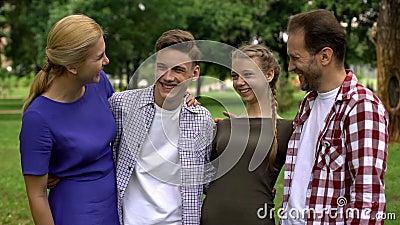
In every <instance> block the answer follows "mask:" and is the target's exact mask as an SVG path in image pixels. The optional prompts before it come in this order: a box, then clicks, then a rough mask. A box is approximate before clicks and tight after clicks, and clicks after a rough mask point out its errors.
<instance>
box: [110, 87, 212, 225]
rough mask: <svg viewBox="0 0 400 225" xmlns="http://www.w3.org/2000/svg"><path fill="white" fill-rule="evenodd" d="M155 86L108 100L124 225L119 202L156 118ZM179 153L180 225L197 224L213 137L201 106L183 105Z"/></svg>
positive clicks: (206, 115)
mask: <svg viewBox="0 0 400 225" xmlns="http://www.w3.org/2000/svg"><path fill="white" fill-rule="evenodd" d="M153 93H154V85H153V86H150V87H148V88H145V89H138V90H129V91H123V92H116V93H114V94H113V96H112V97H111V98H110V99H109V102H110V108H111V110H112V112H113V114H114V117H115V120H116V124H117V136H116V138H115V140H114V142H113V158H114V163H115V167H116V176H117V189H118V213H119V217H120V222H121V224H123V212H122V201H123V199H124V195H125V190H126V188H127V186H128V182H129V180H130V177H131V175H132V171H133V170H134V167H135V165H136V161H137V156H138V154H139V152H140V151H141V150H142V146H143V144H144V142H145V138H146V136H147V134H148V132H149V129H150V126H151V124H152V121H153V118H154V115H155V106H154V104H155V103H154V95H153ZM179 127H180V136H179V140H178V152H179V158H180V162H181V181H182V185H181V186H180V192H181V197H182V224H184V225H189V224H196V225H197V224H200V214H201V205H202V194H203V184H204V180H209V178H206V177H205V173H206V171H205V170H206V169H205V166H204V165H205V164H207V163H208V162H209V158H210V151H211V142H212V138H213V121H212V117H211V114H210V113H209V112H208V111H207V110H206V109H205V108H204V107H202V106H190V107H189V106H187V105H186V103H185V104H184V105H183V106H182V109H181V112H180V119H179Z"/></svg>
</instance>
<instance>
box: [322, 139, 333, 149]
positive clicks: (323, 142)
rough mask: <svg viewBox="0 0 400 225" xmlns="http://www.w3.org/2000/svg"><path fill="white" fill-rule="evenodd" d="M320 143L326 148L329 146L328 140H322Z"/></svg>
mask: <svg viewBox="0 0 400 225" xmlns="http://www.w3.org/2000/svg"><path fill="white" fill-rule="evenodd" d="M322 145H323V146H325V147H326V148H328V147H331V143H329V141H322Z"/></svg>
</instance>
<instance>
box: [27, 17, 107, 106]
mask: <svg viewBox="0 0 400 225" xmlns="http://www.w3.org/2000/svg"><path fill="white" fill-rule="evenodd" d="M103 35H104V32H103V29H102V28H101V27H100V25H99V24H97V23H96V21H94V20H93V19H91V18H90V17H88V16H85V15H70V16H66V17H64V18H62V19H61V20H59V21H58V22H57V23H56V24H54V26H53V27H52V28H51V30H50V32H49V34H48V36H47V46H46V58H47V62H46V64H45V65H44V66H43V67H42V69H41V70H40V71H39V72H38V73H37V74H36V77H35V79H34V80H33V82H32V84H31V87H30V91H29V95H28V97H27V98H26V99H25V101H24V105H23V107H22V111H23V112H25V111H26V109H27V108H28V106H29V105H30V104H31V102H32V101H33V100H34V99H35V98H36V97H37V96H39V95H41V94H42V93H43V92H45V91H46V90H47V89H48V87H49V85H50V83H51V81H52V80H53V78H54V77H55V76H62V75H63V74H65V73H66V71H67V68H66V67H67V66H72V65H74V66H79V65H81V64H82V63H83V62H84V61H85V60H86V59H87V57H88V54H89V49H90V48H91V47H93V46H94V45H95V44H96V43H97V42H98V40H99V39H100V38H102V37H103Z"/></svg>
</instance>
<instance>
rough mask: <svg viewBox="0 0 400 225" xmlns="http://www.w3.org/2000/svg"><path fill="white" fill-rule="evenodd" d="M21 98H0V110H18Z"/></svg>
mask: <svg viewBox="0 0 400 225" xmlns="http://www.w3.org/2000/svg"><path fill="white" fill-rule="evenodd" d="M22 104H23V100H22V99H19V98H9V99H1V100H0V110H20V109H21V107H22Z"/></svg>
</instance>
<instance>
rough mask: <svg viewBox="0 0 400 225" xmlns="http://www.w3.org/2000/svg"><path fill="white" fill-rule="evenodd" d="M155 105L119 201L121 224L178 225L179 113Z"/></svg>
mask: <svg viewBox="0 0 400 225" xmlns="http://www.w3.org/2000/svg"><path fill="white" fill-rule="evenodd" d="M155 106H156V112H155V116H154V119H153V123H152V125H151V127H150V130H149V134H148V136H147V138H146V141H145V142H144V145H143V149H142V151H141V152H140V153H139V155H138V157H137V163H136V166H135V168H134V171H133V172H132V176H131V179H130V181H129V184H128V187H127V189H126V193H125V196H124V200H123V204H122V206H123V220H124V224H125V225H146V224H152V225H154V224H160V225H161V224H163V225H164V224H169V225H171V224H174V225H178V224H182V199H181V193H180V186H179V185H180V183H181V182H180V160H179V153H178V145H177V144H178V139H179V114H180V111H181V108H182V105H181V106H180V107H178V108H177V109H175V110H173V111H168V110H165V109H162V108H160V107H159V106H157V105H156V104H155Z"/></svg>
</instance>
